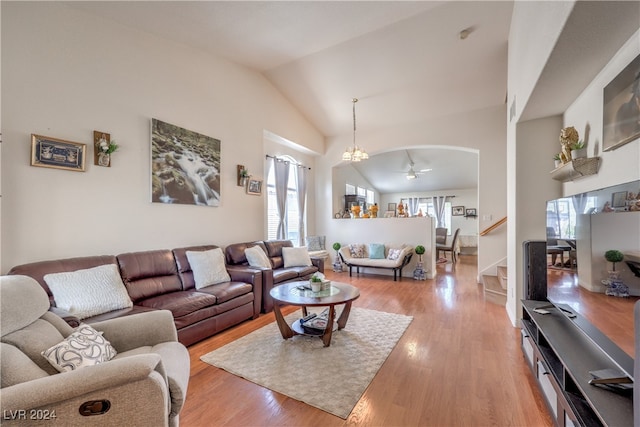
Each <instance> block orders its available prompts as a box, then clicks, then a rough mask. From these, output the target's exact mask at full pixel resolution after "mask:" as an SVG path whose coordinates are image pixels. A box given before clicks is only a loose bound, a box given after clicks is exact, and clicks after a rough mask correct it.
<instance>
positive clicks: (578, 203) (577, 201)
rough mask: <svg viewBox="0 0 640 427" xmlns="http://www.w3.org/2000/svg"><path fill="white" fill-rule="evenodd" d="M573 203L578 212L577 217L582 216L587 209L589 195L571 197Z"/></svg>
mask: <svg viewBox="0 0 640 427" xmlns="http://www.w3.org/2000/svg"><path fill="white" fill-rule="evenodd" d="M571 201H572V202H573V209H575V211H576V215H581V214H583V213H585V212H584V211H585V209H586V207H587V201H588V197H587V193H582V194H576V195H575V196H571Z"/></svg>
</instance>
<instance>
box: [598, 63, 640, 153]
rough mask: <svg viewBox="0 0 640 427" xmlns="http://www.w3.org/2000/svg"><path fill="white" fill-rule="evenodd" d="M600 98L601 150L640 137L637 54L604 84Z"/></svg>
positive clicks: (639, 87) (639, 72)
mask: <svg viewBox="0 0 640 427" xmlns="http://www.w3.org/2000/svg"><path fill="white" fill-rule="evenodd" d="M603 100H604V101H603V104H604V105H603V117H602V125H603V126H602V127H603V129H602V133H603V135H602V140H603V141H602V148H603V150H604V151H609V150H613V149H616V148H618V147H620V146H622V145H624V144H626V143H628V142H631V141H634V140H636V139H638V138H640V55H638V56H636V58H635V59H634V60H633V61H631V63H630V64H629V65H627V66H626V67H625V68H624V69H623V70H622V71H621V72H620V74H618V75H617V76H616V77H615V78H614V79H613V80H611V82H610V83H609V84H608V85H607V86H605V88H604V93H603Z"/></svg>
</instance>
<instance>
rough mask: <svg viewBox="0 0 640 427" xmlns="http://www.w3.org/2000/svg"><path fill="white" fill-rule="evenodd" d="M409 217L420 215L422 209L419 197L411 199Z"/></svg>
mask: <svg viewBox="0 0 640 427" xmlns="http://www.w3.org/2000/svg"><path fill="white" fill-rule="evenodd" d="M408 200H409V215H410V216H416V215H418V209H420V198H418V197H409V199H408Z"/></svg>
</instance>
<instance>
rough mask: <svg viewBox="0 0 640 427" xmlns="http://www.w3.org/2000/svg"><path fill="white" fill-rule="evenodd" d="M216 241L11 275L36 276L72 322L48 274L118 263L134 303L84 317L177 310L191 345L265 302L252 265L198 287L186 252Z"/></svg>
mask: <svg viewBox="0 0 640 427" xmlns="http://www.w3.org/2000/svg"><path fill="white" fill-rule="evenodd" d="M214 248H217V246H214V245H206V246H192V247H186V248H178V249H173V250H169V249H162V250H154V251H145V252H131V253H125V254H120V255H117V256H113V255H103V256H88V257H80V258H70V259H61V260H52V261H40V262H34V263H30V264H23V265H19V266H16V267H13V268H12V269H11V270H10V271H9V273H8V274H22V275H25V276H30V277H33V278H34V279H35V280H37V281H38V283H40V285H41V286H42V287H43V288H44V290H45V291H47V294H48V295H49V300H50V301H51V305H52V310H53V311H56V312H57V313H58V314H61V315H62V316H61V317H63V318H65V320H67V321H68V322H69V323H70V324H72V326H74V325H73V324H74V323H76V326H77V323H79V320H78V319H77V318H74V317H73V316H71V315H69V314H68V313H66V315H65V313H61V310H59V309H58V310H56V308H55V301H54V299H53V295H52V293H51V291H50V290H49V287H48V286H47V284H46V282H45V281H44V276H45V275H46V274H49V273H58V272H71V271H76V270H81V269H87V268H92V267H97V266H100V265H104V264H115V265H117V266H118V267H119V271H120V275H121V277H122V280H123V282H124V284H125V287H126V288H127V292H128V293H129V296H130V298H131V301H132V302H133V307H132V308H128V309H123V310H115V311H110V312H108V313H104V314H101V315H98V316H93V317H90V318H87V319H83V322H87V323H91V322H97V321H100V320H106V319H110V318H114V317H120V316H125V315H129V314H133V313H139V312H143V311H152V310H163V309H164V310H169V311H171V312H172V313H173V318H174V322H175V325H176V329H177V330H178V340H179V341H180V342H181V343H183V344H184V345H190V344H193V343H195V342H198V341H200V340H203V339H205V338H207V337H210V336H212V335H214V334H216V333H217V332H219V331H221V330H223V329H226V328H228V327H230V326H233V325H236V324H238V323H240V322H242V321H244V320H246V319H255V318H257V317H258V316H259V314H260V309H261V306H262V300H263V298H262V291H263V284H262V278H263V273H262V272H261V271H260V270H258V269H253V268H249V267H247V266H242V267H233V266H228V267H227V271H228V272H229V275H230V276H231V281H230V282H224V283H219V284H216V285H211V286H208V287H206V288H201V289H198V290H196V289H195V283H194V279H193V273H192V271H191V267H190V266H189V261H188V259H187V256H186V252H187V251H204V250H209V249H214Z"/></svg>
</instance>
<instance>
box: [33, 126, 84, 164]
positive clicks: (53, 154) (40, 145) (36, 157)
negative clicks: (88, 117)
mask: <svg viewBox="0 0 640 427" xmlns="http://www.w3.org/2000/svg"><path fill="white" fill-rule="evenodd" d="M86 153H87V145H86V144H80V143H78V142H71V141H65V140H63V139H58V138H51V137H50V136H42V135H36V134H31V166H39V167H43V168H54V169H64V170H68V171H76V172H84V169H85V157H86Z"/></svg>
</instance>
